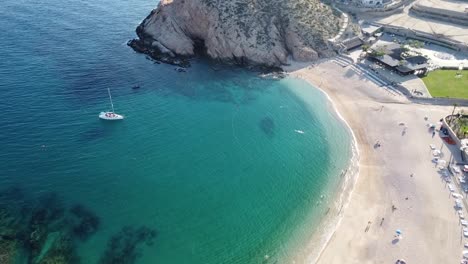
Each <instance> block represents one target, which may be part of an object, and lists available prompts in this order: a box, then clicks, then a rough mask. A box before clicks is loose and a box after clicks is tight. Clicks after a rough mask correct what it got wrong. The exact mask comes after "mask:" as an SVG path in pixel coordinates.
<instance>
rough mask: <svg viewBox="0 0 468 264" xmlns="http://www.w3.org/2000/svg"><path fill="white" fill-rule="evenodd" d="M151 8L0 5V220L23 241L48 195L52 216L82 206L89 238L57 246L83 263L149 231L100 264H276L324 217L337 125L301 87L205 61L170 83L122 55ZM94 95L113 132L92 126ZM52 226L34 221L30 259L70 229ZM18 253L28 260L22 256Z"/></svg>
mask: <svg viewBox="0 0 468 264" xmlns="http://www.w3.org/2000/svg"><path fill="white" fill-rule="evenodd" d="M154 6H156V2H152V1H147V0H135V1H123V0H113V1H110V0H104V1H73V2H63V1H58V0H51V1H48V2H47V4H44V2H43V1H38V0H35V1H18V0H6V1H3V2H2V3H1V4H0V7H1V8H0V24H2V25H3V32H2V36H1V37H0V58H1V61H0V80H1V81H0V98H1V99H0V100H1V103H0V113H2V114H1V117H0V127H1V132H0V144H1V146H2V147H1V148H2V150H1V151H0V186H1V187H2V189H8V188H11V187H18V188H20V189H22V190H23V193H24V195H23V196H20V195H19V194H18V190H16V189H15V191H14V192H13V193H15V195H13V198H12V195H11V193H10V195H0V213H1V212H3V211H1V210H6V211H8V210H10V211H8V213H9V214H12V215H13V216H14V217H16V218H21V219H22V220H21V221H20V222H21V223H20V224H17V225H15V227H16V228H17V227H18V226H20V227H21V228H24V229H25V230H27V231H24V232H25V233H26V234H28V235H29V233H28V232H30V231H31V228H30V226H31V222H33V221H32V220H28V219H30V218H31V219H34V217H35V216H36V215H35V214H33V215H32V216H31V215H30V213H28V212H34V210H35V209H34V208H36V209H37V208H43V207H45V208H51V207H54V206H57V205H55V203H52V202H50V200H47V201H48V202H44V201H43V200H41V199H37V198H38V197H43V196H45V195H46V196H47V195H48V194H50V193H55V194H56V195H57V197H58V200H59V201H60V202H61V203H63V205H61V206H57V207H63V208H64V210H65V211H66V213H65V215H70V214H71V213H69V212H70V209H69V208H70V207H71V206H73V205H74V204H81V205H82V206H83V207H84V208H86V210H88V211H91V212H93V214H95V215H96V217H97V218H99V225H97V228H96V230H95V231H96V232H91V233H90V234H89V237H87V239H83V240H80V239H78V238H77V237H76V236H73V235H71V237H72V238H71V239H72V242H70V243H71V244H72V245H73V248H74V249H76V250H77V254H78V255H79V257H80V258H81V262H82V263H98V262H100V263H104V262H103V258H105V257H102V256H103V254H104V252H105V250H106V247H107V245H109V244H108V243H109V242H108V241H109V239H110V238H112V236H114V235H115V234H118V232H119V231H120V230H121V229H122V227H124V226H131V227H139V226H146V227H148V228H150V229H154V230H156V231H157V236H156V237H155V238H154V239H153V240H154V241H153V242H154V243H148V244H150V245H146V244H144V243H137V242H135V243H134V244H135V247H136V248H137V249H138V250H137V251H138V254H136V257H135V259H127V260H125V261H123V260H122V261H121V262H114V263H132V262H135V263H194V264H196V263H275V261H277V263H283V262H282V261H285V260H287V259H288V257H289V256H290V255H291V254H292V253H291V248H295V247H297V246H300V245H301V244H302V243H303V242H304V241H306V240H307V239H308V238H309V237H310V235H311V234H312V232H313V231H314V227H315V226H316V224H317V223H318V220H319V219H320V217H321V216H322V215H323V214H324V212H325V210H326V205H325V204H326V201H323V199H321V198H320V196H321V195H325V200H326V199H327V198H331V196H332V195H331V194H330V193H329V191H330V190H332V189H333V187H334V186H336V185H337V182H338V181H339V174H340V172H341V170H342V169H344V168H345V167H346V166H347V162H348V159H349V157H350V136H349V134H348V132H347V130H346V129H345V127H344V125H343V124H342V123H341V122H339V121H338V120H337V119H336V117H335V115H334V114H333V113H332V110H331V108H330V106H329V103H328V102H327V100H326V99H325V97H324V96H323V95H322V94H321V93H320V92H319V91H317V90H315V89H313V88H312V87H310V86H309V85H308V84H306V83H305V82H302V81H299V80H293V79H283V80H271V79H263V78H260V77H258V76H257V75H258V74H256V73H253V72H248V71H246V70H243V69H239V68H236V67H228V66H220V65H213V62H208V61H204V60H195V61H193V66H192V67H191V68H190V69H189V70H188V72H187V73H177V72H176V71H174V67H173V66H169V65H160V64H154V63H153V62H151V61H149V60H147V59H145V56H143V55H141V54H136V53H134V52H133V51H132V50H131V49H130V48H128V47H127V46H126V45H125V42H126V41H127V40H128V39H130V38H132V37H134V28H135V27H136V25H137V24H138V22H139V21H140V20H141V19H142V18H144V17H145V16H146V15H147V14H148V13H149V11H150V10H151V9H152V8H153V7H154ZM135 84H140V85H141V88H140V89H138V90H132V89H131V87H132V86H133V85H135ZM108 87H110V88H111V89H112V94H113V99H114V104H115V107H116V112H118V113H121V114H124V115H125V116H126V119H125V120H123V121H121V122H114V123H110V122H104V121H101V120H99V119H98V118H97V115H98V113H99V112H100V111H103V110H107V109H108V108H109V103H108V98H107V91H106V89H107V88H108ZM297 89H300V90H301V91H306V92H303V93H302V95H301V97H298V96H297V95H296V94H297V93H296V92H295V90H297ZM304 94H305V96H304ZM5 197H7V198H8V199H7V198H5ZM1 199H4V200H3V201H1ZM5 204H6V205H8V206H11V205H13V206H14V207H16V208H20V207H22V206H23V207H25V208H28V210H24V211H27V212H26V213H25V212H24V211H23V212H17V211H16V210H12V209H5V208H9V207H8V206H7V207H5ZM2 206H3V208H2ZM31 208H33V209H31ZM0 221H5V220H4V219H3V218H1V217H0ZM65 222H66V223H67V224H65V225H55V224H54V225H52V224H48V223H46V222H44V221H43V222H41V225H43V226H44V229H45V230H46V231H44V233H45V234H46V235H44V237H45V238H44V240H42V242H41V243H42V244H41V245H42V246H41V248H42V247H44V245H45V244H47V243H48V242H50V243H52V242H51V241H54V236H53V235H47V233H49V234H51V233H53V232H59V233H66V232H69V231H68V230H67V225H69V222H67V221H65ZM2 225H3V226H6V224H4V223H2ZM57 226H59V227H57ZM28 230H29V231H28ZM9 232H11V231H9ZM71 233H72V234H73V232H71ZM54 234H55V233H54ZM140 240H145V239H143V238H141V239H140ZM44 241H45V242H44ZM127 250H128V249H127ZM44 252H46V250H43V253H44ZM67 252H68V251H67ZM131 252H133V251H131ZM115 254H117V253H115ZM115 254H114V255H115ZM267 254H268V255H269V256H271V257H270V259H268V260H265V259H264V256H265V255H267ZM17 255H18V263H25V262H27V261H26V260H25V259H26V258H27V257H25V255H28V250H25V249H22V250H20V252H19V253H18V254H17ZM36 260H37V258H36ZM278 261H279V262H278Z"/></svg>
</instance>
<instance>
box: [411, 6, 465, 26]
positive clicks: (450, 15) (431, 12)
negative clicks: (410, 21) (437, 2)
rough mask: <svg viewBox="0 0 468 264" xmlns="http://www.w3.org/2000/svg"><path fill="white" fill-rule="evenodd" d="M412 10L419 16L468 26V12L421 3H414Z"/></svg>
mask: <svg viewBox="0 0 468 264" xmlns="http://www.w3.org/2000/svg"><path fill="white" fill-rule="evenodd" d="M410 11H411V12H412V13H414V14H416V15H419V16H424V17H429V18H433V19H437V20H441V21H446V22H450V23H453V24H457V25H464V26H468V13H464V12H457V11H452V10H447V9H441V8H434V7H429V6H423V5H420V4H415V5H413V6H412V7H411V9H410Z"/></svg>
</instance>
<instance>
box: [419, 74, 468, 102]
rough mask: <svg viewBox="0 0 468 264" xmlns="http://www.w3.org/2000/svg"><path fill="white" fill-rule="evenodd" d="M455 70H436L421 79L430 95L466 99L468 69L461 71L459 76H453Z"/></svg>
mask: <svg viewBox="0 0 468 264" xmlns="http://www.w3.org/2000/svg"><path fill="white" fill-rule="evenodd" d="M456 73H457V70H436V71H432V72H430V73H429V74H428V75H427V76H426V77H423V78H422V80H423V82H424V84H425V85H426V87H427V89H428V90H429V92H430V93H431V95H432V97H451V98H465V99H468V70H464V71H462V77H461V78H455V75H456Z"/></svg>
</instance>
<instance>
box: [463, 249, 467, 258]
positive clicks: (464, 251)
mask: <svg viewBox="0 0 468 264" xmlns="http://www.w3.org/2000/svg"><path fill="white" fill-rule="evenodd" d="M463 257H464V258H468V250H463Z"/></svg>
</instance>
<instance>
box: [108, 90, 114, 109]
mask: <svg viewBox="0 0 468 264" xmlns="http://www.w3.org/2000/svg"><path fill="white" fill-rule="evenodd" d="M107 93H108V94H109V99H110V103H111V107H112V113H114V104H113V103H112V96H111V93H110V89H109V88H107Z"/></svg>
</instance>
